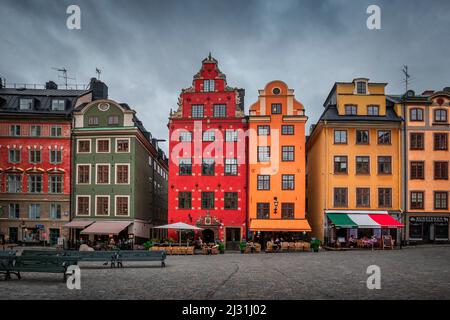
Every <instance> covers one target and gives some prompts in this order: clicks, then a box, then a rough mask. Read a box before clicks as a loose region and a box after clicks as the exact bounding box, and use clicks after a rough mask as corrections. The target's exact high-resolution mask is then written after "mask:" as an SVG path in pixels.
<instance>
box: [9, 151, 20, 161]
mask: <svg viewBox="0 0 450 320" xmlns="http://www.w3.org/2000/svg"><path fill="white" fill-rule="evenodd" d="M20 160H21V159H20V149H10V150H9V151H8V161H9V162H10V163H19V162H20Z"/></svg>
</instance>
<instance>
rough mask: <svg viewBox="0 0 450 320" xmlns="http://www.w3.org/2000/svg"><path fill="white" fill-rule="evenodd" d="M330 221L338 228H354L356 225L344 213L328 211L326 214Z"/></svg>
mask: <svg viewBox="0 0 450 320" xmlns="http://www.w3.org/2000/svg"><path fill="white" fill-rule="evenodd" d="M327 216H328V218H329V219H330V220H331V223H332V224H334V225H335V226H336V227H340V228H356V227H358V225H357V224H356V223H355V222H354V221H353V220H352V219H350V218H349V216H348V215H346V214H339V213H329V214H327Z"/></svg>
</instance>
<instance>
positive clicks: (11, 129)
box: [9, 124, 20, 137]
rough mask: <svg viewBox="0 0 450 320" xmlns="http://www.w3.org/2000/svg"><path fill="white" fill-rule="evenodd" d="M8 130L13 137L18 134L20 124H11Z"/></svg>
mask: <svg viewBox="0 0 450 320" xmlns="http://www.w3.org/2000/svg"><path fill="white" fill-rule="evenodd" d="M9 132H10V135H11V136H13V137H18V136H20V125H18V124H13V125H11V127H9Z"/></svg>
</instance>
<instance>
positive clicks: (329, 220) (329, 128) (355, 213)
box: [307, 78, 402, 243]
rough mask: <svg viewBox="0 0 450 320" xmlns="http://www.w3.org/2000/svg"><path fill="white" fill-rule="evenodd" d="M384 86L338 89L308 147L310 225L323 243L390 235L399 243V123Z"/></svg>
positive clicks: (363, 82) (356, 83) (361, 83)
mask: <svg viewBox="0 0 450 320" xmlns="http://www.w3.org/2000/svg"><path fill="white" fill-rule="evenodd" d="M385 86H386V84H385V83H373V82H369V80H368V79H364V78H361V79H355V80H353V81H352V82H348V83H346V82H339V83H336V84H335V85H334V87H333V89H332V90H331V92H330V94H329V95H328V97H327V99H326V101H325V103H324V107H325V110H324V112H323V114H322V116H321V117H320V119H319V121H318V123H317V124H316V125H314V126H313V127H312V130H311V134H310V136H309V138H308V141H307V177H308V178H307V179H308V182H307V184H308V196H307V201H308V220H309V222H310V224H311V227H312V229H313V236H315V237H317V238H318V239H320V240H322V241H325V242H326V243H332V242H335V241H336V239H338V238H341V237H343V238H345V239H347V238H348V237H350V236H353V237H355V238H361V237H364V236H367V237H369V238H370V237H371V236H372V235H375V236H376V237H377V238H380V237H381V235H382V234H385V233H391V235H392V237H393V238H394V239H397V240H400V235H401V228H400V227H401V225H400V223H399V222H398V221H401V219H402V217H401V215H402V197H401V191H402V189H401V186H402V184H401V183H402V179H401V172H402V161H401V151H402V150H401V123H402V119H401V117H399V115H398V109H396V108H395V105H394V104H393V103H390V102H389V101H387V100H386V96H385V92H384V90H385Z"/></svg>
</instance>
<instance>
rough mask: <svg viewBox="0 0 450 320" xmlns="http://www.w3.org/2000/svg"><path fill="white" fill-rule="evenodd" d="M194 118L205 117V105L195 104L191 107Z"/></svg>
mask: <svg viewBox="0 0 450 320" xmlns="http://www.w3.org/2000/svg"><path fill="white" fill-rule="evenodd" d="M191 116H192V118H203V105H202V104H193V105H192V109H191Z"/></svg>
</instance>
